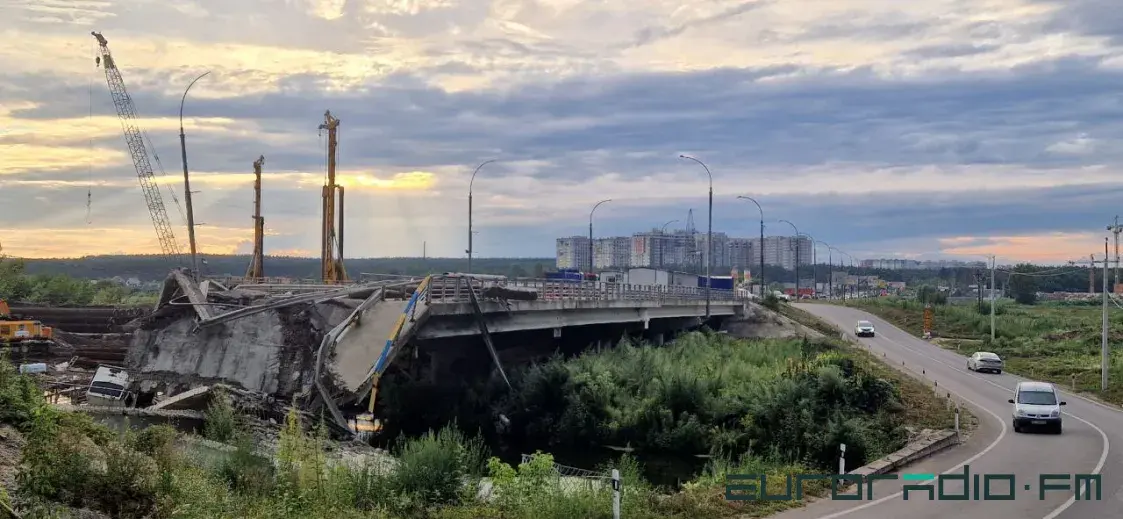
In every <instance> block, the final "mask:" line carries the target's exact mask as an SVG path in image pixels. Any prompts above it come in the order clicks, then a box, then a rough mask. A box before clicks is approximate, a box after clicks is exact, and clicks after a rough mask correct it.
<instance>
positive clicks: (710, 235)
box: [679, 155, 714, 320]
mask: <svg viewBox="0 0 1123 519" xmlns="http://www.w3.org/2000/svg"><path fill="white" fill-rule="evenodd" d="M679 158H680V159H687V160H693V161H694V162H697V163H698V164H700V165H701V166H702V168H703V169H705V170H706V177H708V178H709V179H710V202H709V225H708V228H707V229H706V320H709V319H710V288H711V286H712V285H713V276H712V275H710V271H711V270H712V269H713V264H714V246H713V239H714V176H713V174H711V173H710V168H709V167H707V166H706V163H704V162H702V161H700V160H698V159H696V158H694V157H691V156H689V155H679Z"/></svg>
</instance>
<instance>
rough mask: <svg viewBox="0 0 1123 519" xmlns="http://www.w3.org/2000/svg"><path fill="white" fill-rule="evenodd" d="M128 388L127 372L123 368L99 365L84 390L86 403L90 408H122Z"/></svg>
mask: <svg viewBox="0 0 1123 519" xmlns="http://www.w3.org/2000/svg"><path fill="white" fill-rule="evenodd" d="M128 387H129V372H128V371H125V368H119V367H117V366H106V365H100V366H98V367H97V371H96V372H94V379H93V380H92V381H90V388H89V389H87V390H86V402H87V403H89V404H90V405H92V406H105V407H124V405H125V397H126V396H128Z"/></svg>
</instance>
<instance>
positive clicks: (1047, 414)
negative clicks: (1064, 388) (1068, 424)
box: [1009, 381, 1068, 434]
mask: <svg viewBox="0 0 1123 519" xmlns="http://www.w3.org/2000/svg"><path fill="white" fill-rule="evenodd" d="M1009 402H1010V403H1011V404H1014V409H1013V414H1014V416H1013V419H1014V432H1019V433H1020V432H1023V431H1025V430H1027V429H1029V428H1032V427H1041V428H1046V429H1049V430H1051V431H1053V433H1054V434H1061V421H1062V417H1061V406H1062V405H1068V402H1065V401H1064V400H1061V394H1060V392H1058V391H1057V388H1056V387H1055V386H1053V384H1050V383H1048V382H1028V381H1027V382H1018V386H1017V387H1016V388H1014V398H1011V399H1010V400H1009Z"/></svg>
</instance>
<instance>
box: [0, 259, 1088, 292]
mask: <svg viewBox="0 0 1123 519" xmlns="http://www.w3.org/2000/svg"><path fill="white" fill-rule="evenodd" d="M202 260H203V264H201V265H200V269H201V270H202V271H203V272H204V274H206V275H210V276H235V277H236V276H242V275H244V274H245V272H246V267H247V266H248V265H249V261H250V257H249V256H248V255H204V256H202ZM11 261H14V260H9V262H11ZM344 263H345V266H346V269H347V273H348V274H349V275H350V277H351V278H353V279H357V278H359V277H360V275H361V274H363V273H378V274H396V275H410V276H422V275H426V274H436V273H442V272H466V271H467V270H468V260H467V259H466V258H420V257H399V258H352V259H347V260H345V262H344ZM19 264H20V265H21V267H20V270H21V273H23V274H27V275H32V276H35V275H45V276H58V275H65V276H68V277H70V278H79V279H108V278H113V277H118V276H119V277H122V278H125V279H128V278H130V277H135V278H137V279H139V280H141V281H159V280H163V279H164V278H165V277H167V275H168V271H169V267H170V265H169V264H168V262H167V261H166V260H165V259H164V258H163V257H162V256H159V255H115V256H87V257H82V258H60V259H23V260H19ZM748 268H749V269H750V271H751V272H752V275H753V278H754V279H756V278H757V277H758V276H759V274H760V273H759V272H758V270H759V269H758V268H757V267H756V266H755V265H750V266H749V267H748ZM553 270H555V260H554V258H473V259H472V271H473V272H474V273H477V274H493V275H502V276H507V277H542V276H543V275H544V273H545V272H548V271H553ZM688 270H695V271H696V270H697V269H696V268H693V269H688ZM799 270H800V272H799V274H800V276H799V277H800V278H801V279H802V280H808V279H811V278H812V276H814V278H815V279H816V280H818V281H819V282H825V281H826V280H827V279H828V276H829V273H830V272H831V271H834V272H839V271H845V272H849V273H851V274H856V275H863V276H871V275H872V276H877V277H878V278H880V279H883V280H885V281H902V282H905V283H906V284H908V285H913V286H916V285H922V284H928V285H950V286H952V287H956V288H964V287H967V286H970V285H974V284H975V283H976V282H977V281H978V280H979V279H980V278H981V279H982V281H983V283H984V284H989V279H990V272H989V270H987V269H975V268H963V267H960V268H943V269H939V270H919V269H914V270H888V269H871V268H858V267H849V266H839V265H833V266H831V265H826V264H820V265H814V266H812V265H801V266H800V269H799ZM1013 270H1014V271H1024V273H1025V274H1028V275H1029V276H1018V275H1015V276H1014V278H1013V279H1014V281H1013V283H1014V284H1015V285H1017V284H1018V283H1020V281H1019V280H1018V278H1019V277H1025V278H1027V280H1031V281H1032V283H1031V285H1032V287H1033V288H1034V290H1036V291H1041V292H1056V291H1068V292H1073V291H1077V292H1083V291H1087V290H1088V283H1089V274H1088V267H1079V266H1073V267H1040V266H1035V265H1017V266H1016V267H1014V268H1013ZM319 272H320V260H319V259H318V258H296V257H281V256H266V258H265V273H266V275H267V276H270V277H288V278H296V279H315V278H317V277H319ZM728 274H729V273H728V272H724V271H716V272H714V275H728ZM764 274H765V280H766V281H768V282H770V283H772V282H792V281H794V280H795V273H794V272H792V271H791V270H787V269H784V268H782V267H779V266H773V265H766V266H765V272H764ZM995 277H996V282H997V284H998V285H999V287H1005V286H1007V285H1008V284H1010V283H1011V277H1010V273H1009V272H1007V271H1005V270H1000V271H998V272H997V273H996V276H995ZM1102 279H1103V278H1102V268H1101V269H1097V270H1096V272H1095V280H1096V281H1095V288H1096V290H1097V291H1099V290H1100V289H1101V287H1102ZM61 283H62V282H61V281H56V282H55V284H61ZM1019 286H1020V285H1019ZM1020 289H1021V288H1019V290H1020Z"/></svg>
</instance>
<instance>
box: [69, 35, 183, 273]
mask: <svg viewBox="0 0 1123 519" xmlns="http://www.w3.org/2000/svg"><path fill="white" fill-rule="evenodd" d="M91 34H93V36H94V38H97V43H98V46H99V47H100V49H99V50H100V54H101V56H100V57H99V61H101V66H102V69H103V70H105V83H106V84H107V85H108V86H109V94H110V96H111V97H112V98H113V106H114V107H115V108H116V109H117V117H118V118H120V119H121V129H122V131H123V132H124V134H125V143H126V144H128V146H129V153H130V154H131V155H132V156H133V166H134V167H135V168H136V174H137V178H138V179H139V180H140V188H141V190H142V191H143V192H144V199H145V201H146V202H147V204H148V212H149V214H151V216H152V225H153V226H154V227H155V228H156V236H157V238H159V241H160V250H161V251H162V252H163V254H164V257H165V258H166V259H167V260H168V261H170V262H172V263H173V264H175V265H176V266H181V265H183V262H184V257H183V252H182V251H181V250H180V248H179V242H177V241H176V239H175V233H174V232H173V231H172V224H171V221H170V220H169V219H168V212H167V210H166V209H165V208H164V199H163V197H162V196H160V188H159V186H158V185H157V184H156V178H155V176H154V175H153V174H152V163H151V162H150V161H149V160H148V150H147V149H146V148H145V147H144V136H143V135H142V134H141V131H140V127H139V126H138V125H137V122H136V119H137V115H136V106H135V105H134V104H133V100H132V98H131V97H129V92H128V90H126V89H125V80H124V78H122V77H121V71H120V70H118V69H117V64H116V62H114V60H113V56H112V55H111V54H110V53H109V42H108V41H106V39H105V37H104V36H102V35H101V33H99V32H91Z"/></svg>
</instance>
